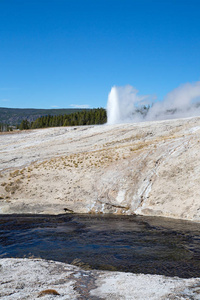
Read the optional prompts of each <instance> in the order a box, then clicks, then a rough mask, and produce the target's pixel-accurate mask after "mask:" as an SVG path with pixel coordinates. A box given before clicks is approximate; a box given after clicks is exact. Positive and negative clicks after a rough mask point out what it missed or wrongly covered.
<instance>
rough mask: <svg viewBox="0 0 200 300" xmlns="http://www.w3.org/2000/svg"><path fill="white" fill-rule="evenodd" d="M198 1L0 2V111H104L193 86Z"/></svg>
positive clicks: (198, 62) (198, 57) (198, 65)
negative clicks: (117, 101)
mask: <svg viewBox="0 0 200 300" xmlns="http://www.w3.org/2000/svg"><path fill="white" fill-rule="evenodd" d="M199 12H200V1H199V0H173V1H172V0H166V1H165V0H132V1H129V0H120V1H119V0H23V1H22V0H0V106H1V107H18V108H52V107H59V108H68V107H73V106H88V107H106V103H107V98H108V94H109V92H110V89H111V87H112V86H114V85H116V86H124V85H127V84H129V85H131V86H133V87H135V88H136V89H137V90H139V94H142V95H146V94H148V95H155V96H156V97H157V99H158V100H162V99H163V97H164V96H165V95H166V94H167V93H168V92H170V91H171V90H173V89H174V88H176V87H178V86H179V85H180V84H184V83H187V82H190V83H192V82H196V81H199V80H200V38H199V33H200V18H199Z"/></svg>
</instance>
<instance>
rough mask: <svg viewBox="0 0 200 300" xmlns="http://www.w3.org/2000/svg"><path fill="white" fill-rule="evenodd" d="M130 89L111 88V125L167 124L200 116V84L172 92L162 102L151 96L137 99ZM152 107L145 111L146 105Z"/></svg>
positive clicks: (109, 116) (108, 109)
mask: <svg viewBox="0 0 200 300" xmlns="http://www.w3.org/2000/svg"><path fill="white" fill-rule="evenodd" d="M137 94H138V90H136V89H135V88H134V87H132V86H130V85H127V86H124V87H117V86H114V87H112V89H111V91H110V93H109V96H108V103H107V116H108V124H116V123H123V122H140V121H147V120H148V121H150V120H151V121H152V120H165V119H172V118H173V119H174V118H183V117H192V116H197V115H200V81H198V82H195V83H193V84H191V83H186V84H183V85H181V86H179V87H178V88H176V89H174V90H172V91H171V92H169V93H168V94H167V95H166V97H165V98H164V99H163V101H157V102H154V103H153V102H152V98H151V97H150V96H148V95H147V96H138V95H137ZM150 101H151V103H152V106H151V107H145V106H144V105H145V104H147V103H150Z"/></svg>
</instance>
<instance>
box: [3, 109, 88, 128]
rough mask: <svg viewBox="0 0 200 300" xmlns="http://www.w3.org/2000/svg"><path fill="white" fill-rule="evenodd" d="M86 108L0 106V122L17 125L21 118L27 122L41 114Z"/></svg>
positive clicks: (61, 112) (69, 111)
mask: <svg viewBox="0 0 200 300" xmlns="http://www.w3.org/2000/svg"><path fill="white" fill-rule="evenodd" d="M82 110H86V109H78V108H67V109H32V108H5V107H0V123H4V124H8V125H19V124H20V123H21V122H22V120H25V119H27V120H28V121H29V122H33V121H35V120H36V119H37V118H40V117H42V116H48V115H51V116H57V115H64V114H67V115H68V114H72V113H75V112H80V111H82Z"/></svg>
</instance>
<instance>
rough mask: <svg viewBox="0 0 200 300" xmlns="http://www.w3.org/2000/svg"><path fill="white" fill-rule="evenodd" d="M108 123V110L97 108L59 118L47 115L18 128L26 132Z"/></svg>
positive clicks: (25, 122) (23, 123) (24, 122)
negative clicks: (37, 129)
mask: <svg viewBox="0 0 200 300" xmlns="http://www.w3.org/2000/svg"><path fill="white" fill-rule="evenodd" d="M106 122H107V114H106V110H105V109H104V108H96V109H90V110H82V111H79V112H74V113H71V114H64V115H57V116H52V115H46V116H42V117H39V118H37V119H36V120H35V121H33V122H29V121H28V120H27V119H25V120H23V121H22V122H21V124H20V125H19V127H18V128H19V129H20V130H24V129H35V128H47V127H59V126H80V125H94V124H96V125H97V124H104V123H106Z"/></svg>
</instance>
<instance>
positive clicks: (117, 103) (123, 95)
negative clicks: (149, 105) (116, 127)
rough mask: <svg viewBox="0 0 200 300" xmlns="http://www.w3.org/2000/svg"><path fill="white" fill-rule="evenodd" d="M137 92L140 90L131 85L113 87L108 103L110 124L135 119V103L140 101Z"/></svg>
mask: <svg viewBox="0 0 200 300" xmlns="http://www.w3.org/2000/svg"><path fill="white" fill-rule="evenodd" d="M137 93H138V91H137V90H136V89H135V88H133V87H132V86H130V85H126V86H124V87H117V86H114V87H112V89H111V91H110V94H109V96H108V103H107V118H108V124H117V123H123V122H130V121H133V119H134V117H133V115H134V111H135V104H136V103H137V102H139V101H140V97H138V96H137Z"/></svg>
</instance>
